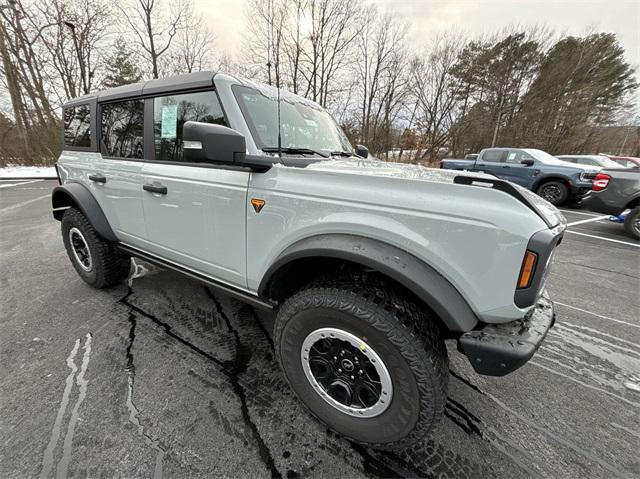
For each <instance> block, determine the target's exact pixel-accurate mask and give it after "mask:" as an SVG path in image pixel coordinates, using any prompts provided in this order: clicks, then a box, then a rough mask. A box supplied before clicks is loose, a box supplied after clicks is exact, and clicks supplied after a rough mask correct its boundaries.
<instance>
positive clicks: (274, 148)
mask: <svg viewBox="0 0 640 479" xmlns="http://www.w3.org/2000/svg"><path fill="white" fill-rule="evenodd" d="M262 151H266V152H267V153H278V151H282V152H283V153H291V154H296V153H299V154H302V155H318V156H321V157H323V158H329V156H331V155H328V154H327V153H323V152H321V151H318V150H312V149H311V148H297V147H295V146H288V147H286V148H284V147H283V148H280V149H278V147H277V146H265V147H264V148H262Z"/></svg>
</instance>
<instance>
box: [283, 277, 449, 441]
mask: <svg viewBox="0 0 640 479" xmlns="http://www.w3.org/2000/svg"><path fill="white" fill-rule="evenodd" d="M274 339H275V343H276V345H277V346H276V355H277V357H278V361H279V362H280V365H281V366H282V369H283V371H284V374H285V376H286V379H287V381H288V382H289V384H290V386H291V388H292V389H293V390H294V391H295V392H296V394H297V395H298V397H299V398H300V399H301V400H302V402H303V403H304V404H305V405H306V406H307V407H308V408H309V410H310V411H311V412H312V413H313V414H314V415H315V416H316V417H317V418H319V419H320V420H321V421H322V422H324V423H326V424H327V425H328V426H329V427H330V428H332V429H333V430H335V431H336V432H338V433H340V434H342V435H344V436H346V437H348V438H350V439H352V440H354V441H357V442H360V443H364V444H368V445H371V446H375V447H380V448H398V447H405V446H409V445H411V444H413V443H415V442H417V441H420V440H424V438H425V436H426V435H427V434H429V433H430V432H433V431H434V429H435V428H436V426H437V425H438V423H439V421H440V420H441V417H442V414H443V411H444V406H445V401H446V397H447V382H448V361H447V352H446V348H445V345H444V341H443V340H442V338H441V336H440V334H439V331H438V328H437V326H436V324H435V323H434V322H433V318H429V317H428V316H427V315H426V314H424V312H423V311H422V310H421V309H420V308H419V307H418V306H417V305H416V304H415V303H413V302H412V301H411V300H409V299H407V297H406V296H405V295H404V294H403V293H402V292H400V291H396V290H395V289H394V287H393V285H390V284H385V283H384V282H383V281H380V280H373V279H368V280H367V279H359V280H357V281H354V280H347V279H345V280H330V281H325V282H318V283H314V284H312V285H310V286H308V287H306V288H304V289H303V290H301V291H299V292H298V293H296V294H294V295H293V296H292V297H290V298H289V299H287V300H286V301H285V302H284V304H283V305H282V307H281V308H280V310H279V312H278V316H277V318H276V324H275V329H274Z"/></svg>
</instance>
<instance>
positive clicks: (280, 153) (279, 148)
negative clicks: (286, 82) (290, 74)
mask: <svg viewBox="0 0 640 479" xmlns="http://www.w3.org/2000/svg"><path fill="white" fill-rule="evenodd" d="M276 89H277V90H278V156H279V157H280V158H282V136H281V134H280V72H279V69H278V62H277V61H276Z"/></svg>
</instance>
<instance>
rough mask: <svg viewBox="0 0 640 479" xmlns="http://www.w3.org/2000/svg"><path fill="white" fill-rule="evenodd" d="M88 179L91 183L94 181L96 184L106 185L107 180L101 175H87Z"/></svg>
mask: <svg viewBox="0 0 640 479" xmlns="http://www.w3.org/2000/svg"><path fill="white" fill-rule="evenodd" d="M89 179H90V180H91V181H95V182H96V183H106V182H107V178H106V177H105V176H103V175H101V174H100V173H97V174H95V175H89Z"/></svg>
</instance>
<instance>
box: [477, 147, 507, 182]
mask: <svg viewBox="0 0 640 479" xmlns="http://www.w3.org/2000/svg"><path fill="white" fill-rule="evenodd" d="M506 156H507V151H506V150H484V151H483V152H481V153H480V156H479V158H478V161H477V162H476V166H475V168H474V170H475V171H482V172H484V173H489V174H492V175H495V176H497V177H499V178H502V176H501V173H502V166H503V164H504V159H505V158H506Z"/></svg>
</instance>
